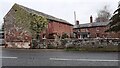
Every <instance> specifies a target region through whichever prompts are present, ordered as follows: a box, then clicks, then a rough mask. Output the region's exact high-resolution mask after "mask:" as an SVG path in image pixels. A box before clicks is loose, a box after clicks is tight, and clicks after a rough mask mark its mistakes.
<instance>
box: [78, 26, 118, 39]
mask: <svg viewBox="0 0 120 68" xmlns="http://www.w3.org/2000/svg"><path fill="white" fill-rule="evenodd" d="M107 29H108V27H106V26H103V27H91V28H83V29H80V31H81V32H90V37H92V38H96V37H97V34H99V37H100V38H103V37H107V38H120V36H119V35H120V33H115V32H105V31H106V30H107ZM86 30H87V31H86Z"/></svg>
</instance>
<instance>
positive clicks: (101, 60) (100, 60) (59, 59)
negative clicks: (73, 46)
mask: <svg viewBox="0 0 120 68" xmlns="http://www.w3.org/2000/svg"><path fill="white" fill-rule="evenodd" d="M50 60H58V61H99V62H103V61H104V62H118V61H120V60H103V59H62V58H50Z"/></svg>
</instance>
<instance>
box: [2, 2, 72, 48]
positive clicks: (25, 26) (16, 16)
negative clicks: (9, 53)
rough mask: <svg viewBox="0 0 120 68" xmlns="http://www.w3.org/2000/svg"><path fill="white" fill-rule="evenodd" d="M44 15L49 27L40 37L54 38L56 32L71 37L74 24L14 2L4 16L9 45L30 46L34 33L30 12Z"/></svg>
mask: <svg viewBox="0 0 120 68" xmlns="http://www.w3.org/2000/svg"><path fill="white" fill-rule="evenodd" d="M31 13H32V14H36V15H38V16H39V15H40V16H44V17H45V18H46V19H47V20H48V27H47V28H46V29H45V30H44V31H42V33H41V34H40V38H41V39H42V38H52V39H53V38H54V34H57V35H58V36H62V34H64V33H66V34H67V35H68V36H69V37H70V36H71V33H72V32H73V25H72V24H70V23H69V22H67V21H65V20H63V19H59V18H56V17H54V16H51V15H48V14H45V13H42V12H39V11H36V10H33V9H30V8H27V7H24V6H22V5H19V4H14V5H13V6H12V8H11V9H10V10H9V12H8V13H7V14H6V15H5V17H4V39H5V44H6V46H8V47H15V48H30V46H29V45H30V43H31V40H32V34H31V32H30V21H31V20H30V18H29V14H31Z"/></svg>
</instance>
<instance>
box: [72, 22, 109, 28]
mask: <svg viewBox="0 0 120 68" xmlns="http://www.w3.org/2000/svg"><path fill="white" fill-rule="evenodd" d="M108 24H109V22H93V23H86V24H79V25H75V26H74V28H90V27H100V26H107V25H108Z"/></svg>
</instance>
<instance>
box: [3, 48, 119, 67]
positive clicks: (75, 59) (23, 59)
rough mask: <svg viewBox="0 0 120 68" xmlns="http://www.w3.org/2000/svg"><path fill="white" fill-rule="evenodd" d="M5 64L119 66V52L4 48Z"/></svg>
mask: <svg viewBox="0 0 120 68" xmlns="http://www.w3.org/2000/svg"><path fill="white" fill-rule="evenodd" d="M1 58H2V65H3V66H118V61H119V60H118V52H79V51H64V50H48V49H46V50H43V49H8V48H7V49H5V48H3V49H2V57H1Z"/></svg>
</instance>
